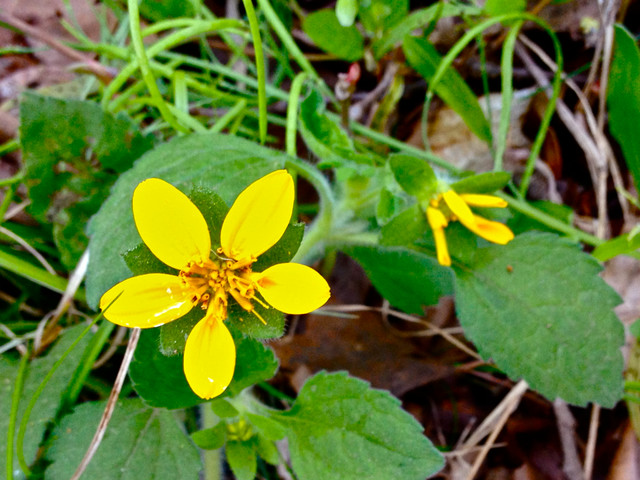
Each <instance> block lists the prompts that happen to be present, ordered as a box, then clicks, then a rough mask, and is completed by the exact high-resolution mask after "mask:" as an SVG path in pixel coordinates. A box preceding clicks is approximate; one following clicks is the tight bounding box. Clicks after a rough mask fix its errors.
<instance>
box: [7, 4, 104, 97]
mask: <svg viewBox="0 0 640 480" xmlns="http://www.w3.org/2000/svg"><path fill="white" fill-rule="evenodd" d="M0 22H3V23H6V24H7V25H10V26H12V27H14V28H16V29H18V30H20V31H22V32H23V33H25V34H27V35H28V36H30V37H33V38H35V39H37V40H40V41H41V42H43V43H45V44H47V45H49V46H50V47H51V48H54V49H55V50H57V51H58V52H60V53H62V54H63V55H65V56H67V57H69V58H70V59H72V60H75V61H76V62H80V63H82V64H84V65H86V67H87V69H88V70H89V71H90V72H92V73H93V74H94V75H95V76H96V77H97V78H98V79H99V80H100V81H101V82H102V83H104V84H105V85H106V84H108V83H109V82H110V81H111V80H112V79H113V74H112V73H111V72H110V71H109V70H108V69H107V68H106V67H104V66H103V65H102V64H100V63H99V62H96V61H95V60H94V59H92V58H89V57H87V56H85V55H83V54H82V53H80V52H78V51H76V50H74V49H73V48H71V47H68V46H67V45H65V44H63V43H61V42H60V41H59V40H57V39H56V38H54V37H53V36H51V35H49V34H48V33H47V32H45V31H43V30H40V29H38V28H35V27H33V26H31V25H29V24H28V23H26V22H23V21H22V20H20V19H19V18H16V17H14V16H13V15H9V14H7V13H2V12H0Z"/></svg>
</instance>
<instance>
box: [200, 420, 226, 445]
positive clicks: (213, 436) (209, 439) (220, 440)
mask: <svg viewBox="0 0 640 480" xmlns="http://www.w3.org/2000/svg"><path fill="white" fill-rule="evenodd" d="M191 440H193V443H195V444H196V445H197V446H199V447H200V448H203V449H205V450H217V449H218V448H222V447H223V446H224V444H225V442H226V441H227V425H226V424H225V423H224V422H220V423H218V424H217V425H216V426H215V427H212V428H205V429H204V430H198V431H197V432H193V433H192V434H191Z"/></svg>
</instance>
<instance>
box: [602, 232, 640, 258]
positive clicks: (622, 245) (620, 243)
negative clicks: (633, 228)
mask: <svg viewBox="0 0 640 480" xmlns="http://www.w3.org/2000/svg"><path fill="white" fill-rule="evenodd" d="M632 233H633V232H629V233H625V234H624V235H620V236H618V237H616V238H612V239H611V240H607V241H606V242H604V243H603V244H601V245H598V246H597V247H596V248H595V249H594V250H593V252H591V255H593V256H594V257H595V258H597V259H598V260H600V261H601V262H606V261H607V260H610V259H612V258H613V257H617V256H618V255H625V254H633V253H636V252H637V250H638V248H640V235H638V233H637V232H636V234H635V235H631V234H632Z"/></svg>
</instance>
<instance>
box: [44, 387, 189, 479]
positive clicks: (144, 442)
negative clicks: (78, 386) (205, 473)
mask: <svg viewBox="0 0 640 480" xmlns="http://www.w3.org/2000/svg"><path fill="white" fill-rule="evenodd" d="M105 404H106V403H105V402H88V403H83V404H82V405H80V406H78V407H76V409H75V410H74V412H73V413H72V414H70V415H67V416H66V417H64V418H63V419H62V421H61V422H60V425H59V426H58V427H57V428H56V429H55V431H54V432H53V441H52V443H51V448H50V449H49V451H48V452H47V458H48V459H49V461H51V462H52V464H51V465H50V466H49V468H47V471H46V478H47V480H63V479H64V480H68V479H69V478H71V476H72V475H73V472H74V471H75V469H76V467H77V466H78V464H79V463H80V461H81V460H82V456H83V455H84V453H85V451H86V449H87V446H88V445H89V443H91V439H92V437H93V435H94V433H95V431H96V427H97V426H98V423H99V422H100V417H101V415H102V412H103V410H104V408H105ZM201 469H202V465H201V463H200V456H199V455H198V451H197V450H196V448H195V447H194V445H193V443H191V441H190V439H189V437H188V436H187V435H186V433H185V431H184V429H183V427H182V426H181V425H180V424H179V423H178V421H177V420H176V417H175V416H174V415H173V413H171V412H169V411H167V410H161V409H153V408H148V407H145V406H144V404H143V403H142V401H141V400H139V399H124V400H120V401H119V402H118V404H117V405H116V408H115V411H114V413H113V417H112V418H111V422H110V423H109V428H107V430H106V433H105V435H104V438H103V440H102V443H101V444H100V448H99V449H98V450H97V452H96V454H95V456H94V457H93V460H92V461H91V463H89V466H88V467H87V469H86V471H85V473H84V474H83V478H90V479H91V480H113V479H114V478H118V479H119V480H152V479H158V478H185V479H190V478H198V474H199V472H200V470H201Z"/></svg>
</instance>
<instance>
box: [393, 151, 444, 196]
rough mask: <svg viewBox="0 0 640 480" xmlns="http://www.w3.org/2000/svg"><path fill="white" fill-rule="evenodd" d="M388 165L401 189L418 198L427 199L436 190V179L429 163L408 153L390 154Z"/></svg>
mask: <svg viewBox="0 0 640 480" xmlns="http://www.w3.org/2000/svg"><path fill="white" fill-rule="evenodd" d="M389 165H390V166H391V170H392V171H393V175H394V176H395V177H396V180H397V182H398V183H399V184H400V186H401V187H402V189H403V190H404V191H405V192H407V193H408V194H409V195H412V196H414V197H416V198H417V199H418V200H419V201H420V200H428V199H429V198H431V197H432V196H433V195H434V194H435V193H436V190H437V187H438V179H437V178H436V174H435V173H434V172H433V169H432V168H431V167H430V166H429V164H428V163H427V162H426V161H425V160H423V159H421V158H416V157H411V156H409V155H392V156H391V157H390V158H389Z"/></svg>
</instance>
